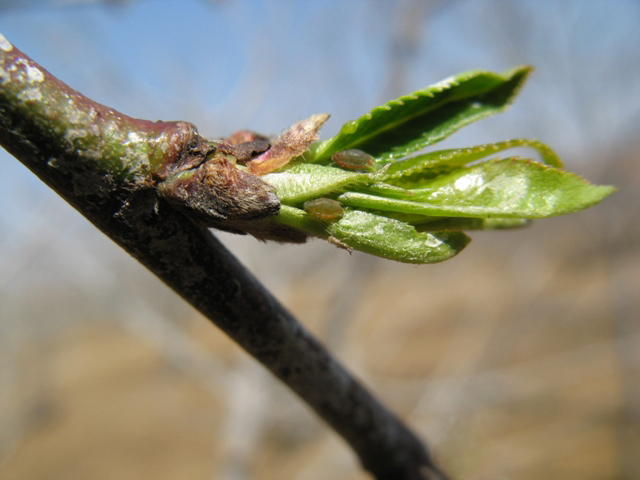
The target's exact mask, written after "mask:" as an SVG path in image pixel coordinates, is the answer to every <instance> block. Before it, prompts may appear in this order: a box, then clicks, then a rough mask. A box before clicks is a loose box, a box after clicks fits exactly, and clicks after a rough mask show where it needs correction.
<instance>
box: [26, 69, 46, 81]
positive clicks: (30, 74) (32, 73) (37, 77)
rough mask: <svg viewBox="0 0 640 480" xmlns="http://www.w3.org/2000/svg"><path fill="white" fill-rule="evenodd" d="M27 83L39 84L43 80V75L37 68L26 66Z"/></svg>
mask: <svg viewBox="0 0 640 480" xmlns="http://www.w3.org/2000/svg"><path fill="white" fill-rule="evenodd" d="M25 71H26V72H27V81H28V82H29V83H40V82H42V81H43V80H44V73H42V70H40V69H39V68H38V67H33V66H31V65H26V68H25Z"/></svg>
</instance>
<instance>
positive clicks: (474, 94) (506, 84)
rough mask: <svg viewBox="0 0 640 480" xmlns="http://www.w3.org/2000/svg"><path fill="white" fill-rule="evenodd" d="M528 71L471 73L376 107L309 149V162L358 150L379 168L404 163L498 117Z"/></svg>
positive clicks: (528, 68) (528, 69)
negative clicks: (473, 124)
mask: <svg viewBox="0 0 640 480" xmlns="http://www.w3.org/2000/svg"><path fill="white" fill-rule="evenodd" d="M530 71H531V67H517V68H514V69H512V70H509V71H507V72H504V73H503V74H496V73H493V72H485V71H477V70H474V71H471V72H467V73H463V74H460V75H456V76H454V77H450V78H448V79H446V80H443V81H442V82H439V83H437V84H435V85H432V86H430V87H427V88H425V89H423V90H418V91H417V92H414V93H412V94H410V95H405V96H403V97H400V98H398V99H396V100H393V101H391V102H389V103H387V104H385V105H382V106H380V107H376V108H374V109H373V110H371V111H370V112H369V113H367V114H366V115H364V116H362V117H360V118H359V119H357V120H353V121H350V122H348V123H346V124H345V125H344V126H343V127H342V129H341V130H340V132H339V133H338V135H336V136H335V137H333V138H330V139H328V140H326V141H324V142H320V143H319V144H315V146H314V145H312V147H311V155H310V157H311V159H312V160H311V161H314V162H319V163H322V162H326V161H328V159H329V157H330V156H331V155H332V154H333V153H334V152H337V151H340V150H346V149H351V148H358V149H360V150H363V151H365V152H367V153H368V154H370V155H373V156H374V157H376V159H377V160H378V161H379V162H381V163H384V162H387V161H390V160H392V159H395V158H401V157H404V156H406V155H408V154H410V153H412V152H415V151H417V150H420V149H422V148H424V147H426V146H428V145H431V144H433V143H436V142H438V141H440V140H442V139H444V138H446V137H448V136H449V135H451V134H452V133H453V132H455V131H456V130H458V129H459V128H461V127H463V126H465V125H467V124H469V123H471V122H475V121H476V120H479V119H481V118H484V117H487V116H489V115H492V114H494V113H497V112H500V111H502V110H503V109H504V108H505V107H507V106H508V105H509V103H510V102H511V100H512V99H513V97H514V96H515V94H516V93H517V91H518V90H519V88H520V86H521V85H522V84H523V82H524V80H525V79H526V77H527V75H528V74H529V72H530Z"/></svg>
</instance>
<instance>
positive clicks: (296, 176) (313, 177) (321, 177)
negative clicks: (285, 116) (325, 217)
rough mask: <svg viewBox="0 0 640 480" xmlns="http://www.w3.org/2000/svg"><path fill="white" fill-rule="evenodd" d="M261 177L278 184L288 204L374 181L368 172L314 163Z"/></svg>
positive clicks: (277, 193) (280, 193)
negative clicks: (356, 171) (357, 171)
mask: <svg viewBox="0 0 640 480" xmlns="http://www.w3.org/2000/svg"><path fill="white" fill-rule="evenodd" d="M260 178H261V179H262V180H264V181H265V182H267V183H268V184H270V185H272V186H273V187H275V189H276V195H278V197H279V198H280V201H281V202H282V203H284V204H288V205H296V204H300V203H302V202H305V201H307V200H310V199H313V198H318V197H321V196H323V195H328V194H330V193H333V192H336V191H338V190H340V189H342V188H344V187H347V186H351V185H358V184H366V183H372V179H371V177H370V176H369V175H368V174H366V173H355V172H347V171H345V170H342V169H341V168H334V167H327V166H323V165H313V164H296V165H293V166H291V167H290V168H288V169H286V170H284V171H283V172H279V173H270V174H267V175H263V176H262V177H260Z"/></svg>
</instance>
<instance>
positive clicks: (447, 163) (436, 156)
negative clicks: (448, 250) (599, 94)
mask: <svg viewBox="0 0 640 480" xmlns="http://www.w3.org/2000/svg"><path fill="white" fill-rule="evenodd" d="M520 147H527V148H532V149H534V150H536V151H537V152H538V153H539V154H540V156H541V158H542V160H543V161H544V162H545V163H546V164H548V165H552V166H554V167H559V168H562V161H561V160H560V158H558V155H556V153H555V152H554V151H553V150H552V149H551V148H550V147H549V146H547V145H545V144H544V143H542V142H540V141H538V140H531V139H528V138H515V139H513V140H507V141H504V142H496V143H488V144H485V145H476V146H473V147H467V148H456V149H451V150H437V151H434V152H429V153H425V154H423V155H418V156H415V157H411V158H405V159H402V160H398V161H396V162H391V163H389V164H388V166H387V168H385V169H383V170H380V172H378V177H376V179H377V180H378V181H382V182H386V181H391V180H394V182H393V183H394V184H395V185H398V186H401V185H402V184H403V183H402V181H398V180H400V179H402V178H403V177H404V178H406V177H411V176H415V175H420V174H422V173H427V174H430V172H429V170H435V171H437V169H442V168H443V167H446V168H452V167H460V166H462V165H466V164H468V163H471V162H475V161H476V160H479V159H481V158H484V157H487V156H489V155H494V154H496V153H498V152H501V151H504V150H508V149H511V148H520ZM430 176H435V175H430Z"/></svg>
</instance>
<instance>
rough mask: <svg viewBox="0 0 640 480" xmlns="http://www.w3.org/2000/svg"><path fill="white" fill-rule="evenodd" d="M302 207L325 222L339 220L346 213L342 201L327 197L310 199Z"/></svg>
mask: <svg viewBox="0 0 640 480" xmlns="http://www.w3.org/2000/svg"><path fill="white" fill-rule="evenodd" d="M302 208H304V210H305V212H307V213H308V214H309V215H311V216H312V217H315V218H317V219H318V220H322V221H324V222H330V221H332V220H337V219H338V218H340V217H342V215H344V209H343V208H342V205H340V202H337V201H335V200H331V199H330V198H325V197H320V198H316V199H315V200H309V201H308V202H305V203H304V205H303V206H302Z"/></svg>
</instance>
